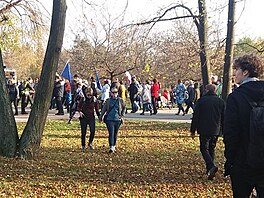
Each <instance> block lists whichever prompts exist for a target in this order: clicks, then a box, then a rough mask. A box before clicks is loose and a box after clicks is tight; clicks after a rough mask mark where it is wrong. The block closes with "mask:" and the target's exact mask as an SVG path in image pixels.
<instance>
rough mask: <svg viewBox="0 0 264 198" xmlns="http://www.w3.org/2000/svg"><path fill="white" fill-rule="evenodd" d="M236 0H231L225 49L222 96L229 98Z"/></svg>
mask: <svg viewBox="0 0 264 198" xmlns="http://www.w3.org/2000/svg"><path fill="white" fill-rule="evenodd" d="M235 6H236V2H235V0H229V6H228V20H227V37H226V49H225V64H224V74H223V77H224V78H223V89H222V97H223V99H224V100H226V99H227V96H228V94H229V93H230V92H231V85H232V84H231V79H232V62H233V54H234V45H233V44H234V19H235Z"/></svg>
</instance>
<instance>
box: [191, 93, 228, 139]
mask: <svg viewBox="0 0 264 198" xmlns="http://www.w3.org/2000/svg"><path fill="white" fill-rule="evenodd" d="M224 112H225V103H224V101H223V100H222V99H221V98H219V97H217V95H216V94H215V93H213V92H211V91H209V92H207V93H206V94H205V95H204V96H203V97H201V98H200V99H199V100H198V101H197V103H196V106H195V109H194V114H193V118H192V124H191V132H192V133H194V132H195V131H196V130H197V132H198V134H200V135H208V136H213V135H220V133H221V129H222V127H223V122H224Z"/></svg>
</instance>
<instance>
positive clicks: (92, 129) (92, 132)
mask: <svg viewBox="0 0 264 198" xmlns="http://www.w3.org/2000/svg"><path fill="white" fill-rule="evenodd" d="M80 124H81V140H82V146H83V147H85V139H86V133H87V125H89V128H90V137H89V144H91V143H93V140H94V135H95V118H91V119H87V118H85V117H84V118H80Z"/></svg>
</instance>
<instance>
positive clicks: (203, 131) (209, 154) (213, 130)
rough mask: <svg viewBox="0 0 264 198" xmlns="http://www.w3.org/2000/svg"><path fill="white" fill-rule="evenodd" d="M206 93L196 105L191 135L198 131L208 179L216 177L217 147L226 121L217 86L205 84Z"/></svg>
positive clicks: (223, 104)
mask: <svg viewBox="0 0 264 198" xmlns="http://www.w3.org/2000/svg"><path fill="white" fill-rule="evenodd" d="M205 90H206V94H205V95H204V96H203V97H201V98H200V99H199V100H198V101H197V104H196V106H195V109H194V114H193V118H192V123H191V136H192V138H194V135H195V131H197V132H198V134H199V135H200V136H199V140H200V152H201V154H202V156H203V159H204V161H205V165H206V174H207V176H208V180H212V179H213V178H214V177H215V174H216V172H217V171H218V167H217V166H216V165H215V161H214V160H215V147H216V143H217V140H218V137H219V135H220V133H221V129H222V127H223V122H224V111H225V103H224V101H223V100H222V99H221V98H219V97H217V95H216V86H215V85H214V84H209V85H206V86H205Z"/></svg>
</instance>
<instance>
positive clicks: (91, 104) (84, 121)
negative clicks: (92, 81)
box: [77, 88, 100, 151]
mask: <svg viewBox="0 0 264 198" xmlns="http://www.w3.org/2000/svg"><path fill="white" fill-rule="evenodd" d="M77 109H78V112H79V114H80V118H79V120H80V125H81V142H82V150H83V151H84V150H85V148H86V144H85V143H86V141H85V138H86V133H87V125H89V129H90V136H89V142H88V146H89V148H90V149H91V150H92V149H94V146H93V140H94V136H95V116H94V113H96V115H97V116H98V118H99V116H100V112H99V103H98V101H97V99H96V97H95V96H94V95H93V89H92V88H86V89H85V90H84V97H83V98H81V100H80V102H79V104H78V107H77Z"/></svg>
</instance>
